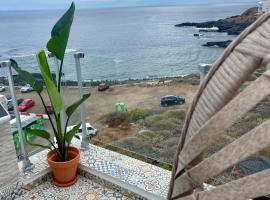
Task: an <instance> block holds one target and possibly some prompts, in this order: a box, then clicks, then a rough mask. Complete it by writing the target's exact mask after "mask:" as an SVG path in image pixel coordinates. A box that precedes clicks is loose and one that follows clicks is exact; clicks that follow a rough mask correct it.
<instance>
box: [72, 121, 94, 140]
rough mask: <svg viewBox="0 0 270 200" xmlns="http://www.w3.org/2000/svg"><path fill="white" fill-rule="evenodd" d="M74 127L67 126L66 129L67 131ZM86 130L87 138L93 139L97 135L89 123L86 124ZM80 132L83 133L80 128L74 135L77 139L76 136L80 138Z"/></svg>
mask: <svg viewBox="0 0 270 200" xmlns="http://www.w3.org/2000/svg"><path fill="white" fill-rule="evenodd" d="M74 126H75V125H73V126H68V127H67V131H69V130H71V129H72V128H73V127H74ZM86 129H87V132H86V135H87V137H94V136H96V135H97V129H96V128H95V127H94V126H92V125H91V124H90V123H86ZM82 132H83V131H82V126H81V127H80V128H79V129H78V131H77V133H76V135H77V138H78V136H79V137H81V136H82Z"/></svg>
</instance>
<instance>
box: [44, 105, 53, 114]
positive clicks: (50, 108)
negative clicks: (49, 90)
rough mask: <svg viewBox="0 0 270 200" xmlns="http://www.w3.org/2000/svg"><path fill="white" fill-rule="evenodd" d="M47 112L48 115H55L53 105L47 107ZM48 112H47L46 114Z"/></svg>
mask: <svg viewBox="0 0 270 200" xmlns="http://www.w3.org/2000/svg"><path fill="white" fill-rule="evenodd" d="M46 110H47V112H48V114H53V107H52V105H47V106H46ZM46 110H45V112H46Z"/></svg>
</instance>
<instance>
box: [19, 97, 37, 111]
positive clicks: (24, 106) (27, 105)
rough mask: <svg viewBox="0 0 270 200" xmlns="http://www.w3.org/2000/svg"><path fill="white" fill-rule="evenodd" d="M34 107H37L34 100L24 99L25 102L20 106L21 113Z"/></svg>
mask: <svg viewBox="0 0 270 200" xmlns="http://www.w3.org/2000/svg"><path fill="white" fill-rule="evenodd" d="M34 105H35V102H34V100H32V99H24V100H23V102H22V103H21V104H20V105H19V111H21V112H25V111H26V110H27V109H29V108H31V107H33V106H34Z"/></svg>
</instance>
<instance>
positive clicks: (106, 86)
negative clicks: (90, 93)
mask: <svg viewBox="0 0 270 200" xmlns="http://www.w3.org/2000/svg"><path fill="white" fill-rule="evenodd" d="M109 88H110V86H109V84H108V83H100V84H99V85H98V91H106V90H108V89H109Z"/></svg>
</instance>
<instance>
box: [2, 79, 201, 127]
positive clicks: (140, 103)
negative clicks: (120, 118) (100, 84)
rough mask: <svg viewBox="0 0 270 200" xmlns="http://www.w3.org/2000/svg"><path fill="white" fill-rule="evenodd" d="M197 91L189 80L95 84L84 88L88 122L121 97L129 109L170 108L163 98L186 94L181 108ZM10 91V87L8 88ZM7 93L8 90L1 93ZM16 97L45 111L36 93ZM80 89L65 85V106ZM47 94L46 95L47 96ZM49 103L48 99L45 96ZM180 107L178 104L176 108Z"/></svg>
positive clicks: (93, 121) (109, 110)
mask: <svg viewBox="0 0 270 200" xmlns="http://www.w3.org/2000/svg"><path fill="white" fill-rule="evenodd" d="M196 90H197V86H193V85H191V84H189V83H177V82H176V83H171V84H170V85H163V86H147V85H145V84H138V85H116V86H112V87H111V88H110V89H109V90H107V91H106V92H98V91H97V88H96V87H90V88H84V92H85V93H87V92H90V93H91V97H90V98H89V99H88V100H87V101H86V104H85V106H86V115H87V121H89V122H91V123H95V121H97V120H98V119H99V118H100V117H102V116H103V115H105V114H108V113H110V112H113V111H114V105H115V103H116V102H117V101H118V100H121V101H123V102H124V103H125V104H126V105H127V108H128V110H131V109H133V108H137V107H139V108H143V109H149V110H150V109H154V110H157V109H163V110H166V109H167V108H161V107H160V97H162V96H164V95H168V94H173V95H180V96H184V97H186V104H185V105H182V106H180V107H181V108H184V109H185V108H187V107H188V106H189V105H190V103H191V100H192V98H193V96H194V94H195V92H196ZM7 91H8V89H7ZM2 94H5V95H7V96H10V95H9V92H5V93H2ZM16 95H17V98H23V99H26V98H31V99H34V101H35V102H36V105H35V106H34V107H33V108H31V109H29V110H28V111H27V112H32V113H44V109H43V107H42V104H41V102H40V100H39V97H38V96H37V95H36V93H35V92H31V93H24V94H22V93H20V91H19V89H17V94H16ZM78 95H79V94H78V88H74V87H73V88H72V87H65V88H64V90H63V96H64V98H63V100H64V103H65V105H70V104H71V103H73V102H74V101H76V100H77V99H78ZM44 96H46V95H44ZM45 99H46V100H45V101H46V103H48V102H49V101H48V99H47V98H45ZM176 107H179V106H175V107H174V108H176ZM77 120H79V113H78V112H77V113H76V114H75V115H74V117H73V119H72V121H71V123H75V121H77Z"/></svg>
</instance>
